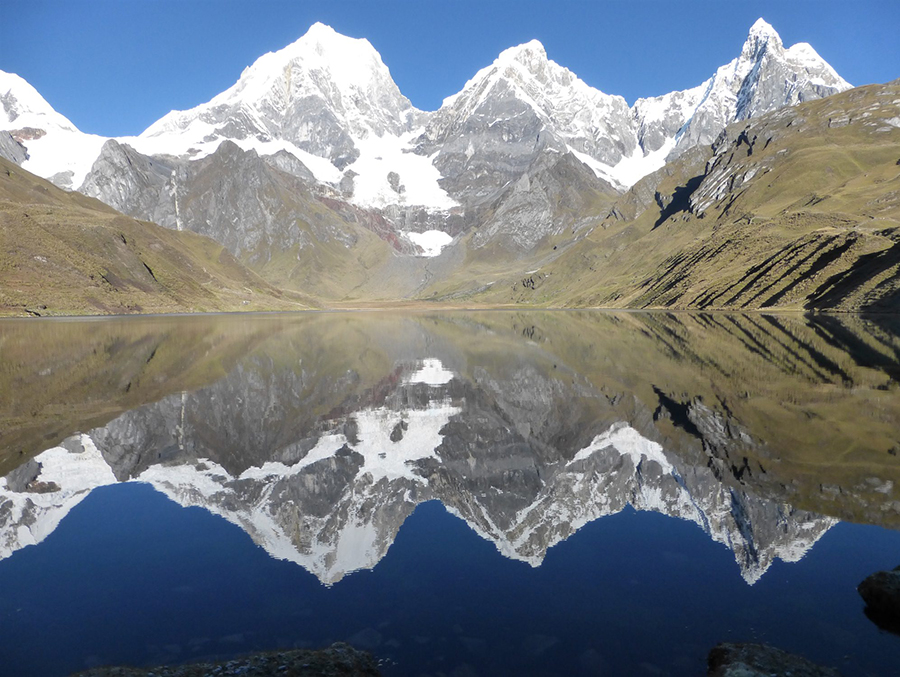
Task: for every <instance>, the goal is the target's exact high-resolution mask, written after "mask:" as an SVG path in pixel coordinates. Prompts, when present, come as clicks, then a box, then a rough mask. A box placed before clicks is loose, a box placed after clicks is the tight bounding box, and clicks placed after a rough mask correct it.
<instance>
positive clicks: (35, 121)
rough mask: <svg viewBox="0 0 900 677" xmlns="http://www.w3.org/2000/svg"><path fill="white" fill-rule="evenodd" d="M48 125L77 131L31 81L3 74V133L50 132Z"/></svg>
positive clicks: (0, 113)
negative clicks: (16, 130)
mask: <svg viewBox="0 0 900 677" xmlns="http://www.w3.org/2000/svg"><path fill="white" fill-rule="evenodd" d="M48 125H49V126H52V127H58V128H60V129H65V130H67V131H77V130H76V128H75V125H73V124H72V123H71V122H70V121H69V120H68V118H66V117H64V116H63V115H61V114H59V113H57V112H56V111H55V110H54V109H53V106H51V105H50V104H49V103H47V100H46V99H45V98H44V97H43V96H41V95H40V94H39V93H38V91H37V90H36V89H35V88H34V87H32V86H31V84H30V83H29V82H28V81H27V80H25V79H24V78H22V77H21V76H19V75H16V74H15V73H7V72H6V71H2V70H0V126H2V128H3V129H12V128H16V127H37V128H41V129H44V131H47V130H46V127H47V126H48Z"/></svg>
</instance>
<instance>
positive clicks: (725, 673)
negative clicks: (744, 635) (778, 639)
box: [707, 643, 841, 677]
mask: <svg viewBox="0 0 900 677" xmlns="http://www.w3.org/2000/svg"><path fill="white" fill-rule="evenodd" d="M707 665H708V666H709V672H708V673H707V674H708V675H709V677H780V676H782V675H783V676H785V677H787V675H790V676H791V677H840V674H841V673H839V672H838V671H837V670H834V669H833V668H823V667H822V666H820V665H816V664H815V663H811V662H810V661H808V660H806V659H805V658H801V657H800V656H795V655H793V654H789V653H787V652H786V651H782V650H781V649H776V648H775V647H771V646H767V645H765V644H726V643H722V644H719V645H718V646H716V647H715V648H714V649H713V650H712V651H710V652H709V658H707Z"/></svg>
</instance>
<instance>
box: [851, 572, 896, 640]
mask: <svg viewBox="0 0 900 677" xmlns="http://www.w3.org/2000/svg"><path fill="white" fill-rule="evenodd" d="M856 589H857V591H858V592H859V594H860V596H861V597H862V598H863V600H864V601H865V603H866V616H868V617H869V618H870V619H871V620H872V622H873V623H875V624H876V625H877V626H878V627H880V628H882V629H883V630H888V631H890V632H894V633H897V634H900V567H897V568H896V569H894V570H893V571H877V572H875V573H874V574H872V575H871V576H869V577H868V578H866V579H865V580H864V581H863V582H862V583H860V584H859V586H858V587H857V588H856Z"/></svg>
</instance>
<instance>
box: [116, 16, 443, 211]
mask: <svg viewBox="0 0 900 677" xmlns="http://www.w3.org/2000/svg"><path fill="white" fill-rule="evenodd" d="M424 117H425V114H424V113H422V112H421V111H419V110H417V109H416V108H413V106H412V104H410V102H409V100H408V99H407V98H406V97H405V96H403V95H402V94H401V93H400V90H399V89H398V87H397V85H396V83H395V82H394V81H393V79H392V78H391V74H390V71H389V70H388V68H387V66H385V64H384V62H383V61H382V59H381V56H380V55H379V54H378V52H377V51H375V49H374V48H373V47H372V45H371V44H370V43H369V41H368V40H365V39H358V40H357V39H353V38H348V37H345V36H343V35H340V34H338V33H336V32H335V31H334V30H333V29H332V28H330V27H328V26H325V25H324V24H321V23H317V24H314V25H313V26H312V27H311V28H310V29H309V31H308V32H307V33H306V34H305V35H304V36H303V37H301V38H300V39H299V40H297V41H296V42H294V43H293V44H291V45H288V46H287V47H285V48H284V49H281V50H279V51H277V52H270V53H269V54H265V55H264V56H261V57H260V58H259V59H258V60H257V61H256V62H255V63H254V64H253V65H252V66H249V67H248V68H247V69H245V70H244V72H243V73H242V74H241V77H240V79H239V80H238V81H237V82H236V83H235V84H234V85H233V86H232V87H231V88H229V89H227V90H226V91H224V92H222V93H221V94H219V95H218V96H216V97H215V98H213V99H212V100H211V101H209V102H208V103H205V104H202V105H200V106H197V107H196V108H193V109H191V110H187V111H173V112H171V113H169V114H168V115H166V116H165V117H163V118H162V119H160V120H159V121H157V122H156V123H154V124H153V125H151V126H150V127H149V128H148V129H147V130H146V131H145V132H144V133H143V134H141V135H140V136H139V137H136V138H133V139H128V140H126V141H125V143H128V144H129V145H131V146H133V147H134V148H135V149H136V150H138V151H139V152H141V153H143V154H145V155H158V154H166V155H173V156H178V157H190V158H195V157H202V156H205V155H208V154H210V153H211V152H213V151H214V150H215V149H216V148H217V147H218V145H219V144H220V143H221V142H222V141H223V140H226V139H227V140H231V141H234V142H235V143H237V144H238V145H239V146H240V147H241V148H243V149H244V150H250V149H253V150H256V151H258V152H259V153H260V155H271V154H273V153H275V152H278V151H282V150H286V151H287V152H289V153H291V154H293V155H295V156H296V157H297V158H298V159H300V160H301V161H302V162H303V163H304V164H305V165H306V166H307V167H308V168H309V169H310V170H311V171H312V173H313V174H314V175H315V177H316V179H317V180H318V181H320V182H322V183H330V184H334V185H338V184H340V183H341V181H342V180H345V181H349V182H350V183H351V184H352V187H353V190H352V198H353V201H354V202H355V203H357V204H360V205H363V206H367V207H384V206H386V205H387V204H392V203H403V204H414V205H424V206H427V207H430V208H434V209H449V208H451V207H453V206H454V205H455V204H456V203H455V202H454V201H453V200H451V199H450V198H449V197H448V196H447V195H446V193H445V192H444V191H443V190H442V189H441V188H440V187H439V186H438V184H437V181H438V179H439V178H440V175H439V174H438V172H437V170H436V169H435V168H434V167H433V166H432V164H431V163H430V161H429V160H428V158H425V157H421V156H419V155H415V154H413V153H410V152H408V151H409V144H410V140H411V138H412V137H413V136H414V134H413V133H412V132H413V131H414V130H415V129H417V128H418V126H419V125H420V124H421V122H422V121H423V119H424ZM391 173H394V174H396V176H397V178H396V179H394V180H393V181H392V180H391V179H390V178H389V176H388V175H389V174H391ZM401 187H402V190H401Z"/></svg>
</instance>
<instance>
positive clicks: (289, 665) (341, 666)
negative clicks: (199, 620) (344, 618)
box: [73, 642, 381, 677]
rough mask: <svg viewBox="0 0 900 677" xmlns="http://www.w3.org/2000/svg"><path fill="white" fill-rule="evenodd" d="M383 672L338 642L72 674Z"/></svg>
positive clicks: (335, 676) (178, 676) (357, 676)
mask: <svg viewBox="0 0 900 677" xmlns="http://www.w3.org/2000/svg"><path fill="white" fill-rule="evenodd" d="M380 674H381V672H380V671H379V670H378V666H377V664H376V662H375V659H374V658H372V656H371V654H368V653H366V652H365V651H359V650H357V649H354V648H353V647H352V646H350V645H349V644H344V643H343V642H337V643H336V644H332V645H331V646H330V647H328V648H327V649H320V650H318V651H311V650H309V649H297V650H294V651H273V652H265V653H257V654H251V655H249V656H244V657H242V658H235V659H233V660H229V661H220V662H217V663H191V664H189V665H171V666H169V665H166V666H160V667H155V668H130V667H105V668H93V669H91V670H86V671H84V672H79V673H78V674H77V675H73V677H150V676H151V675H153V676H154V677H231V676H233V675H235V676H236V675H241V676H242V677H270V676H272V677H275V676H276V675H277V677H377V676H378V675H380Z"/></svg>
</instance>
